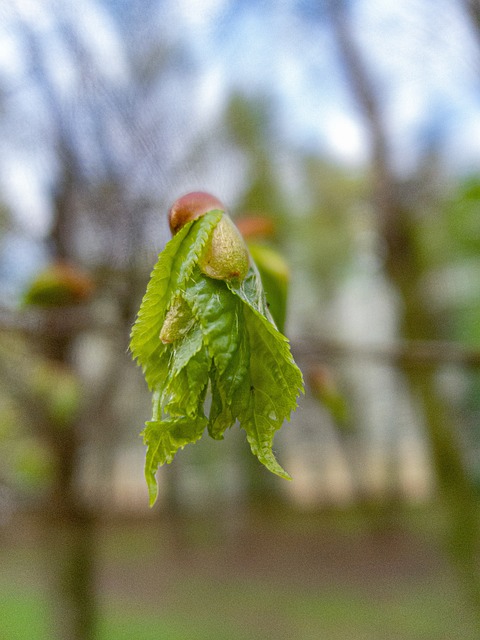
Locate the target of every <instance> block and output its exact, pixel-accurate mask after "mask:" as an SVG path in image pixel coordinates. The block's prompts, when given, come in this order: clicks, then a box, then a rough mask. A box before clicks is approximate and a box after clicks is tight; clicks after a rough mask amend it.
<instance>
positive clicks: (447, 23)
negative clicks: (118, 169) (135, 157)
mask: <svg viewBox="0 0 480 640" xmlns="http://www.w3.org/2000/svg"><path fill="white" fill-rule="evenodd" d="M305 4H306V3H304V5H305ZM352 6H353V14H352V19H353V23H354V25H355V34H356V37H357V39H358V42H359V43H360V45H361V46H362V48H363V50H364V52H365V55H366V56H367V59H368V60H369V62H370V69H371V73H372V75H373V77H374V79H375V82H376V84H377V86H378V87H379V95H381V96H382V101H383V106H384V112H385V117H386V121H387V125H388V127H389V130H390V131H391V139H392V146H393V151H394V157H395V161H396V164H397V166H398V167H399V168H400V169H402V170H406V171H408V170H410V169H411V168H412V166H414V164H415V159H416V156H417V154H418V151H419V149H421V148H422V145H424V144H426V143H428V142H429V139H437V140H438V139H440V140H441V141H442V145H443V146H444V147H445V149H446V154H445V157H446V159H447V161H448V163H449V164H450V165H451V168H452V170H457V171H458V170H474V169H476V168H477V166H478V162H479V160H480V55H479V52H478V51H477V50H476V48H475V46H474V43H473V38H472V34H471V33H470V30H469V27H468V24H467V21H466V20H465V16H464V15H463V14H462V12H461V10H460V8H459V6H458V3H456V2H455V1H454V0H437V1H436V2H435V3H432V2H431V1H430V0H402V2H397V3H394V2H391V0H356V1H355V2H353V3H352ZM112 8H113V9H112ZM147 8H148V10H149V12H150V15H151V16H152V25H151V26H152V28H153V29H157V31H158V33H159V36H160V39H161V40H162V41H164V42H168V44H169V45H170V46H174V47H180V48H184V49H185V50H186V51H188V56H190V57H191V59H192V61H193V62H192V63H193V64H194V65H196V66H195V72H194V74H193V76H188V77H186V78H185V82H191V83H192V88H191V92H190V93H189V100H190V104H186V105H183V106H182V108H183V109H190V110H191V113H192V119H196V120H197V121H198V123H200V124H199V125H198V126H203V125H202V123H204V124H205V126H211V127H212V126H213V127H214V124H215V120H216V118H218V117H219V115H220V113H221V110H222V107H223V106H224V104H225V102H226V100H227V98H228V95H229V92H230V90H231V88H232V87H235V88H240V89H242V90H243V91H245V92H249V93H250V94H252V95H254V94H257V93H259V94H262V93H266V94H268V95H269V96H270V97H272V98H273V99H274V100H275V102H276V105H277V108H276V112H275V114H274V117H275V123H276V125H277V131H278V136H279V138H281V139H282V141H284V142H285V141H288V142H289V143H290V144H292V145H293V146H294V147H302V148H307V149H308V150H309V151H311V152H318V153H319V154H327V155H330V157H332V158H333V159H334V160H335V161H338V162H343V163H347V164H350V165H353V166H355V165H356V164H360V163H362V162H363V161H365V159H366V157H367V148H366V144H365V136H364V131H363V125H362V121H361V119H360V118H359V115H358V113H357V111H356V108H355V105H354V103H353V101H352V97H351V94H350V91H349V87H348V86H347V85H346V83H345V79H344V76H343V73H342V69H341V68H340V67H339V64H338V60H337V57H336V51H335V46H334V42H333V40H332V36H331V33H330V30H329V28H328V25H327V26H326V25H325V24H322V23H321V22H319V23H317V22H314V21H308V20H305V14H302V15H301V14H299V12H298V11H297V10H295V9H294V4H293V2H290V1H288V0H282V1H279V2H268V1H258V2H236V3H231V2H229V1H228V0H175V1H174V0H162V1H159V2H157V3H156V2H153V1H152V0H145V1H144V2H141V1H139V0H137V1H136V2H135V1H133V0H131V1H130V0H129V1H127V0H123V1H122V2H113V1H109V0H104V2H103V3H102V2H96V1H95V0H79V1H78V2H75V3H72V2H69V1H67V0H12V2H10V3H3V4H2V5H0V87H1V88H2V89H3V91H4V102H3V105H2V106H3V107H4V114H6V115H7V118H6V120H5V121H4V126H3V130H2V131H1V135H2V138H3V140H2V143H3V144H2V147H3V154H2V166H1V167H0V169H1V176H2V185H3V193H4V197H6V199H7V201H9V202H10V201H12V200H13V202H14V205H15V207H16V208H17V209H18V211H17V214H18V217H19V220H20V221H21V222H22V223H23V224H24V225H26V226H27V227H28V228H29V229H30V231H31V232H32V233H33V234H35V233H42V230H43V229H44V225H45V220H46V217H47V213H46V211H47V210H48V206H49V204H48V193H46V191H45V185H46V184H47V185H48V180H49V173H51V171H52V166H53V164H54V161H53V160H51V159H49V152H48V146H49V140H48V124H47V125H46V124H45V123H46V121H47V120H48V113H47V111H48V107H46V106H45V104H43V103H42V97H41V96H40V95H39V94H38V91H37V90H36V88H35V86H34V85H32V84H31V83H30V75H29V60H28V56H26V53H25V48H24V38H23V34H22V25H27V26H28V27H29V28H30V29H31V30H32V31H33V32H34V33H35V34H36V35H37V36H38V37H39V39H40V40H41V41H42V43H43V51H44V55H45V60H46V65H47V67H48V69H49V73H50V75H51V77H52V78H53V80H54V84H55V86H56V88H57V91H58V95H59V96H60V97H62V96H68V95H69V94H70V93H72V92H75V91H79V88H78V87H79V78H78V69H77V68H76V66H75V60H74V59H73V58H72V56H71V54H70V52H69V48H68V46H67V45H66V43H65V42H64V41H63V40H62V39H61V38H60V37H59V35H58V24H59V23H60V22H62V21H63V22H64V23H68V24H71V25H73V26H74V27H75V29H77V31H78V33H79V34H80V36H81V39H82V41H83V42H84V44H85V46H86V48H87V49H88V50H89V51H90V53H91V56H92V60H94V61H95V64H96V69H97V73H98V84H99V86H100V87H101V86H102V84H103V85H104V86H105V87H108V86H110V87H112V86H115V85H117V86H121V85H122V84H125V83H128V80H129V77H130V75H129V74H131V72H132V70H131V69H130V67H129V61H128V60H127V59H126V56H125V52H124V48H123V41H122V37H123V35H122V30H121V29H119V28H118V20H120V24H121V26H122V27H123V34H125V33H126V34H127V35H132V34H131V31H132V30H135V29H136V28H137V27H138V25H141V24H142V17H143V11H144V10H146V9H147ZM122 9H123V13H122V11H121V10H122ZM122 16H123V20H124V22H123V24H122V23H121V18H122ZM129 30H130V33H129ZM182 82H183V78H182V76H179V77H178V79H177V84H178V85H179V86H180V85H181V84H182ZM150 108H151V109H152V110H153V111H155V109H156V108H157V105H155V104H152V105H150ZM166 108H167V109H168V108H170V109H171V117H170V119H171V123H172V127H180V129H179V132H178V136H181V135H182V131H181V124H179V123H180V122H181V121H180V120H179V119H178V120H176V116H177V114H176V113H175V108H174V107H170V106H168V105H167V107H166ZM5 122H6V125H5ZM0 126H1V123H0ZM18 194H21V198H20V199H19V198H18V197H17V196H18ZM19 203H20V204H19ZM17 205H18V206H17ZM20 205H21V206H20Z"/></svg>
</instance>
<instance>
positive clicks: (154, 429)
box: [141, 416, 207, 506]
mask: <svg viewBox="0 0 480 640" xmlns="http://www.w3.org/2000/svg"><path fill="white" fill-rule="evenodd" d="M206 424H207V419H206V418H205V416H198V417H197V418H196V419H195V420H192V419H190V418H185V417H176V418H169V419H165V420H158V421H152V422H147V423H146V425H145V429H144V430H143V432H142V434H141V435H143V441H144V443H145V444H146V445H147V455H146V459H145V479H146V481H147V486H148V495H149V501H150V506H152V505H153V504H154V503H155V500H156V499H157V494H158V486H157V480H156V478H155V474H156V472H157V469H158V467H160V466H162V465H164V464H165V463H170V462H172V460H173V456H174V455H175V453H176V452H177V451H178V450H179V449H183V447H184V446H185V445H186V444H189V443H190V442H195V441H196V440H199V439H200V438H201V436H202V433H203V430H204V429H205V426H206Z"/></svg>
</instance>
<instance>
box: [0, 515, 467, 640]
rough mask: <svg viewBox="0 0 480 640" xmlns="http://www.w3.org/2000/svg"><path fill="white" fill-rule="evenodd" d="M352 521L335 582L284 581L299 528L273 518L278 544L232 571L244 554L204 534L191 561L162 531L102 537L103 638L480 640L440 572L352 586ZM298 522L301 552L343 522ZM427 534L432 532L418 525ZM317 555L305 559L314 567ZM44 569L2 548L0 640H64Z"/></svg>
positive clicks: (118, 530)
mask: <svg viewBox="0 0 480 640" xmlns="http://www.w3.org/2000/svg"><path fill="white" fill-rule="evenodd" d="M349 518H350V516H348V517H347V516H345V519H344V521H343V522H340V527H339V529H338V530H337V532H336V535H338V549H337V551H338V554H339V557H340V560H342V562H340V564H339V565H337V564H335V563H333V564H332V574H331V580H330V579H329V574H328V573H327V574H326V575H324V576H323V578H321V577H320V578H319V579H317V578H316V575H317V573H316V571H317V570H316V569H315V570H314V571H313V573H312V571H310V572H309V571H308V566H304V565H302V566H301V567H300V568H298V567H297V573H296V576H294V575H290V574H288V573H285V572H288V571H289V570H292V573H293V568H294V567H295V565H292V563H291V561H290V562H285V559H284V558H283V557H282V554H284V553H288V549H289V547H288V545H287V547H285V546H283V547H282V546H281V544H282V540H283V541H284V540H285V539H284V537H283V536H284V535H285V532H286V531H289V530H290V527H289V523H288V519H285V518H282V519H281V520H282V524H281V528H282V531H281V535H279V536H278V537H275V535H276V534H275V532H277V533H278V529H279V526H280V525H279V523H278V522H275V519H273V520H271V521H269V519H268V518H266V519H264V520H263V521H261V522H257V523H256V524H254V525H253V526H254V528H255V530H254V533H255V532H256V533H257V534H258V536H259V538H260V543H261V538H262V536H265V535H266V534H267V533H269V534H270V533H272V531H273V533H274V534H275V535H274V537H273V538H272V539H273V540H277V541H278V542H279V545H280V546H278V548H270V547H265V548H263V550H262V547H260V551H259V550H258V549H253V550H252V555H249V553H247V554H246V556H245V557H246V558H249V562H248V565H247V566H243V564H242V563H241V562H240V563H238V562H237V563H235V562H233V563H232V562H231V555H230V554H231V553H232V554H233V553H234V549H230V547H229V545H226V546H224V547H223V548H222V547H219V548H217V546H216V543H215V541H214V539H215V537H213V538H212V539H210V538H209V536H208V535H206V537H205V538H204V542H203V543H202V544H200V543H198V541H197V540H196V536H195V531H193V533H192V536H187V539H189V540H190V541H192V540H193V541H195V542H192V544H191V546H190V548H188V549H186V551H185V555H183V554H182V553H180V554H179V555H178V556H175V555H172V550H171V549H170V548H169V543H168V536H167V537H165V535H162V534H161V531H159V525H158V523H150V524H149V525H147V526H144V525H137V524H136V525H133V526H132V525H130V526H117V525H115V526H113V527H106V528H104V529H102V532H101V534H100V536H99V542H100V549H99V560H100V564H99V574H100V580H99V583H98V592H99V624H98V634H97V640H127V639H128V640H131V639H132V638H134V639H135V640H162V639H166V640H270V639H272V640H273V639H275V640H478V638H479V634H478V629H477V628H476V627H475V626H474V622H473V616H472V615H471V612H469V611H468V609H467V607H466V606H465V604H464V603H463V602H462V598H461V590H460V588H459V587H458V585H457V584H456V583H455V581H454V580H453V578H452V574H451V573H450V572H449V571H448V569H447V570H446V569H445V565H442V564H441V563H440V564H439V567H438V570H437V569H436V568H434V569H433V570H430V571H429V572H427V573H425V574H424V573H422V570H420V571H418V570H415V566H413V569H414V570H413V572H412V574H410V573H409V572H404V571H402V572H401V575H396V574H395V570H394V569H393V570H392V568H391V567H389V566H386V567H384V571H380V572H379V571H378V570H375V567H372V571H371V572H370V571H369V572H368V575H365V576H364V575H360V577H358V576H355V574H353V575H354V578H355V579H352V580H350V579H349V576H350V573H349V570H348V567H347V570H345V559H344V558H343V559H342V558H341V555H342V553H345V549H346V547H347V546H348V545H350V544H352V543H353V542H354V540H355V539H357V541H358V536H360V539H361V540H363V539H364V536H365V535H366V531H367V529H366V528H365V527H364V526H361V527H359V528H357V531H356V532H355V527H353V524H352V526H350V519H349ZM300 520H301V516H300V517H297V518H296V519H294V520H293V521H292V522H291V525H292V526H291V531H292V533H293V535H292V538H291V544H299V543H301V542H302V540H304V538H302V535H304V534H305V532H307V533H313V534H315V536H316V535H317V533H318V536H319V541H320V544H321V545H322V548H323V549H324V548H325V544H326V543H327V541H328V533H330V534H332V532H333V533H335V527H336V526H337V524H338V522H339V521H338V519H337V520H336V523H334V524H331V523H329V522H328V518H327V519H326V520H324V521H323V525H322V523H320V522H316V521H315V520H314V519H313V518H311V517H308V518H306V519H305V520H304V521H303V526H302V523H301V522H300ZM333 520H334V518H333V516H332V522H333ZM209 521H210V519H209ZM325 522H327V524H325ZM352 522H353V521H352ZM197 524H198V527H199V528H198V530H197V529H196V525H195V524H192V523H190V525H189V526H191V527H193V529H195V530H196V531H197V533H198V532H202V531H203V528H204V527H205V523H197ZM332 527H333V528H332ZM417 528H418V530H422V523H421V521H420V520H419V521H418V522H415V527H414V529H417ZM160 529H161V527H160ZM207 533H208V532H207ZM322 536H325V537H324V538H322ZM288 539H289V540H290V538H288ZM308 539H309V538H308V536H307V538H306V540H308ZM336 539H337V538H335V540H336ZM205 540H210V542H209V543H208V544H206V543H205ZM255 540H256V538H255V536H253V537H252V543H255ZM268 540H270V538H268ZM322 540H323V542H322ZM264 542H265V540H264ZM426 542H427V544H428V539H427V541H426ZM433 542H434V540H433V538H432V543H433ZM328 544H331V537H330V542H329V543H328ZM267 548H268V549H270V550H269V551H268V553H271V558H270V559H269V562H268V563H267V564H266V565H265V564H263V565H262V563H260V564H258V563H256V560H255V559H256V558H257V556H256V554H258V553H262V554H263V553H265V549H267ZM420 548H421V547H420ZM363 550H364V548H363V547H362V546H360V552H363ZM177 553H178V551H177ZM244 553H245V549H244ZM315 553H316V552H315V549H314V550H312V551H308V554H307V555H306V556H302V555H300V556H299V558H300V560H302V559H303V560H305V558H307V559H310V558H311V559H312V560H314V559H315V556H314V555H312V554H315ZM408 553H410V551H409V552H408ZM417 554H418V549H417ZM354 557H355V556H354ZM415 557H417V556H415ZM382 558H383V560H385V558H388V555H387V556H385V555H383V556H382V554H381V553H379V554H378V556H377V555H376V554H375V555H374V556H372V562H373V563H376V562H382ZM42 562H45V558H44V557H42V552H41V550H40V549H39V548H38V547H37V546H36V545H35V544H34V543H32V542H30V543H27V542H25V543H20V542H18V543H15V544H10V545H9V546H8V547H7V546H5V548H3V549H2V548H1V547H0V640H27V639H28V640H30V639H32V640H55V639H54V638H53V637H52V633H51V628H50V624H49V609H50V604H51V603H49V602H48V600H47V598H46V596H45V584H44V576H43V575H42V573H41V567H42ZM315 566H319V565H315ZM322 566H323V565H322ZM337 566H338V567H339V569H338V570H337ZM358 566H360V567H363V566H364V565H363V564H361V563H360V564H359V565H358ZM365 566H367V567H368V566H369V565H368V563H367V565H365ZM377 569H378V567H377ZM305 571H306V573H305ZM342 571H343V572H344V574H343V575H342V573H341V572H342ZM159 576H160V579H159ZM304 576H306V578H305V580H304Z"/></svg>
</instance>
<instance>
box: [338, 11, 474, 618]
mask: <svg viewBox="0 0 480 640" xmlns="http://www.w3.org/2000/svg"><path fill="white" fill-rule="evenodd" d="M329 13H330V18H331V21H332V25H333V31H334V35H335V38H336V42H337V46H338V50H339V53H340V57H341V60H342V62H343V66H344V69H345V73H346V75H347V78H348V81H349V83H350V86H351V90H352V93H353V95H354V97H355V99H356V101H357V104H358V107H359V109H360V112H361V114H362V116H363V118H364V121H365V125H366V129H367V132H368V135H369V139H370V147H371V163H372V173H373V175H372V195H373V199H374V206H375V208H376V213H377V220H378V232H379V235H380V239H381V241H382V243H383V246H384V248H385V257H384V269H385V273H386V275H387V276H388V278H389V280H390V282H391V283H392V285H393V286H394V288H395V290H396V291H397V293H398V294H399V296H400V299H401V305H402V312H401V313H402V316H401V324H400V330H401V337H402V338H404V339H405V340H408V341H425V340H439V339H441V338H442V336H441V333H440V326H439V323H438V320H437V318H436V317H435V314H434V312H433V311H432V310H431V309H430V308H429V305H428V300H427V298H426V296H425V295H424V292H422V288H421V281H422V276H423V275H424V271H423V261H422V256H421V253H420V249H419V245H418V242H417V237H416V235H415V234H416V220H415V211H414V210H413V207H414V206H415V204H414V205H413V207H412V204H411V202H412V199H411V197H409V198H408V200H409V202H408V203H407V198H406V197H405V195H407V194H405V195H404V187H403V185H402V184H401V182H400V181H399V180H398V179H397V178H396V176H395V173H394V171H393V169H392V167H391V164H390V153H389V148H388V146H389V145H388V135H387V133H386V129H385V126H384V124H383V117H382V112H381V107H380V99H379V95H378V92H377V90H376V89H375V87H374V84H373V82H372V78H371V75H370V73H369V70H368V68H367V66H366V64H365V61H364V58H363V55H362V51H361V50H360V49H359V47H358V46H357V44H356V42H355V38H354V34H353V29H352V28H351V25H350V22H349V14H348V8H347V3H346V2H344V0H331V1H330V2H329ZM418 204H419V206H420V203H418ZM400 364H401V365H402V363H400ZM402 369H403V372H404V375H405V377H406V379H407V380H408V382H409V384H410V388H411V391H412V394H413V395H414V396H417V397H418V398H419V400H420V406H421V407H422V408H423V417H424V421H425V428H426V431H427V435H428V439H429V443H430V448H431V454H432V459H433V463H434V468H435V471H436V476H437V480H438V487H439V491H440V496H441V497H442V498H443V501H444V504H445V507H446V509H447V510H448V513H449V517H450V532H449V541H448V542H449V552H450V554H451V557H452V558H453V560H454V563H455V565H456V567H457V569H458V572H459V575H460V577H461V579H462V581H463V583H464V586H465V587H466V589H467V591H468V594H469V596H470V599H471V601H472V603H473V604H474V605H475V608H476V612H477V615H478V617H479V619H480V579H479V574H478V567H477V561H478V540H479V534H480V529H479V522H478V513H477V511H478V509H477V498H476V495H475V490H474V487H473V482H472V479H471V478H470V477H469V473H468V470H467V468H466V464H465V457H464V455H463V452H462V450H461V446H460V442H459V439H458V437H457V431H456V427H455V424H454V423H453V421H452V418H451V416H450V414H449V408H448V406H447V403H446V402H445V399H444V398H442V397H441V396H440V395H439V392H438V389H437V387H436V370H435V368H434V367H432V366H423V367H420V366H418V365H412V364H410V365H406V364H405V365H403V367H402Z"/></svg>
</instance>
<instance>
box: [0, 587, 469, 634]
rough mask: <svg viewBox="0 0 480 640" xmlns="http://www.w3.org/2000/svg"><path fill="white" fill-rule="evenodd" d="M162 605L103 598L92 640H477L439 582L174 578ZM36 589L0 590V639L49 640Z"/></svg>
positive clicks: (43, 608) (44, 609)
mask: <svg viewBox="0 0 480 640" xmlns="http://www.w3.org/2000/svg"><path fill="white" fill-rule="evenodd" d="M174 589H175V591H176V592H177V595H178V601H177V602H176V603H175V604H173V605H170V606H168V607H166V608H165V607H164V605H163V604H162V602H161V595H160V594H159V607H158V609H160V610H161V613H159V612H158V610H157V608H156V607H155V606H140V607H139V606H138V604H137V605H135V604H129V603H128V602H125V601H118V600H116V599H107V600H106V601H105V602H104V606H103V608H102V612H101V614H102V615H101V619H100V622H99V632H98V640H127V639H129V640H130V639H131V638H135V639H136V640H159V639H162V638H166V639H168V640H257V639H258V640H264V639H269V638H272V639H273V638H275V640H287V639H288V640H290V639H293V638H295V640H319V639H324V640H350V639H352V640H354V639H355V640H387V639H388V640H457V639H458V640H478V633H477V632H476V630H475V628H474V626H473V623H472V621H471V620H469V617H468V616H467V615H466V614H465V612H464V611H463V613H462V605H461V603H460V602H459V601H458V596H455V594H452V593H451V592H448V591H445V590H444V589H442V586H441V585H426V584H424V585H416V586H415V587H413V588H408V589H407V588H406V587H405V586H402V587H399V588H398V589H397V590H395V591H392V592H390V593H389V594H388V598H385V597H383V598H382V599H380V600H379V599H378V598H372V597H369V596H368V595H367V594H362V593H358V592H356V591H355V590H351V589H349V588H348V587H345V588H343V589H339V588H338V587H337V588H335V589H323V590H322V591H321V592H319V593H317V594H311V593H305V592H304V591H302V592H298V591H294V590H292V589H285V588H281V587H275V585H272V584H266V583H258V582H245V583H237V582H235V581H234V579H232V581H231V582H223V583H222V584H221V585H218V584H216V583H215V582H214V581H209V580H208V579H203V580H200V579H197V580H193V581H192V580H188V582H183V581H182V580H179V581H178V583H177V584H176V585H174ZM47 610H48V603H47V602H46V601H45V599H44V598H43V597H42V596H41V594H40V593H39V592H38V591H35V590H32V589H27V588H19V587H18V586H16V587H14V588H13V589H8V588H7V585H5V584H3V585H2V587H1V590H0V620H1V626H0V638H1V640H26V639H27V638H28V639H30V638H34V639H35V640H51V636H50V635H49V625H48V618H47Z"/></svg>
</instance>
